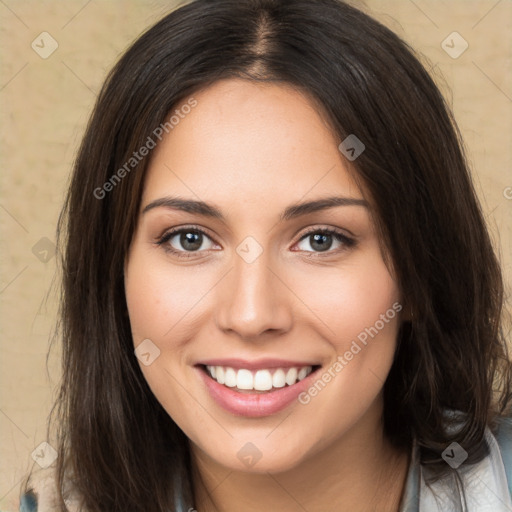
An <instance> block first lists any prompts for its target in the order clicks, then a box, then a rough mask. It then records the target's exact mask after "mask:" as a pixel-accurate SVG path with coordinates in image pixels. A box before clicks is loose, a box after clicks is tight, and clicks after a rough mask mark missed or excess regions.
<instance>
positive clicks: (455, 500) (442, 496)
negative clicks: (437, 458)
mask: <svg viewBox="0 0 512 512" xmlns="http://www.w3.org/2000/svg"><path fill="white" fill-rule="evenodd" d="M485 440H486V442H487V445H488V447H489V453H488V455H487V456H486V457H484V458H483V459H482V460H481V461H480V462H478V463H476V464H470V465H468V464H464V461H465V459H466V458H467V452H465V451H464V450H463V448H462V447H461V446H460V445H457V443H452V445H450V446H449V447H448V448H447V450H448V449H449V452H448V453H447V455H446V458H445V457H444V456H443V458H445V461H446V462H447V464H449V465H450V466H451V467H452V469H453V471H452V472H451V473H449V474H448V475H446V476H445V477H443V478H442V479H439V480H436V481H434V482H433V483H430V482H427V480H430V479H429V478H425V477H427V476H428V473H429V471H428V468H425V467H423V466H422V467H421V469H420V473H421V479H420V480H421V483H420V488H421V489H420V492H419V495H420V497H421V498H420V502H421V506H420V508H419V509H420V510H425V511H427V510H428V511H436V512H437V511H447V510H450V511H452V510H453V511H454V510H465V511H467V512H506V511H510V510H512V418H509V417H500V418H498V419H497V420H496V421H495V422H494V424H493V426H492V428H489V427H487V428H486V430H485ZM445 451H446V450H445ZM443 453H444V452H443Z"/></svg>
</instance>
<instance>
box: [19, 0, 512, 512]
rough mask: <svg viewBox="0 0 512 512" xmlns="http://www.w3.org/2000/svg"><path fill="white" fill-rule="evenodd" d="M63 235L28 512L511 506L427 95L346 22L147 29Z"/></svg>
mask: <svg viewBox="0 0 512 512" xmlns="http://www.w3.org/2000/svg"><path fill="white" fill-rule="evenodd" d="M62 219H63V220H62V221H61V225H60V231H61V233H62V234H63V235H65V238H64V242H62V243H64V244H65V247H66V249H65V254H64V261H63V272H64V275H63V279H64V292H63V302H62V336H63V342H64V354H63V364H64V366H63V368H64V375H63V383H62V387H61V392H60V396H59V399H58V402H57V408H56V409H55V411H56V413H57V414H56V415H55V417H54V419H56V421H57V425H58V440H59V457H58V459H57V463H56V472H55V476H54V474H53V473H52V472H51V471H50V472H47V473H44V475H43V476H44V478H45V479H46V480H45V482H46V483H45V482H42V481H41V483H40V484H39V487H38V486H37V485H36V484H35V483H32V484H31V483H29V484H27V486H26V493H25V494H24V496H23V499H22V510H30V509H37V510H42V509H44V506H43V505H42V503H43V501H44V500H46V501H47V505H45V507H47V509H52V507H54V509H58V510H66V508H69V510H78V509H79V508H80V507H82V509H83V510H88V511H100V510H101V511H126V510H130V511H145V512H148V511H168V510H176V511H185V510H189V511H190V510H198V511H199V512H204V511H220V510H222V511H231V510H239V509H241V508H242V509H243V510H245V511H260V510H285V511H295V510H308V511H325V510H354V511H356V510H357V511H366V510H378V511H386V512H387V511H401V512H406V511H407V512H409V511H417V510H422V511H423V510H427V511H437V510H442V511H448V510H449V511H458V510H468V511H481V510H493V511H498V510H500V511H501V510H509V509H510V507H512V501H511V496H510V494H511V493H510V486H511V485H512V474H511V472H512V464H511V461H510V459H511V457H512V454H511V448H510V446H511V437H512V434H511V433H512V424H511V421H510V420H509V419H507V416H508V415H509V414H510V392H511V373H510V372H511V370H510V362H509V360H508V356H507V345H506V340H505V339H504V337H503V334H502V331H503V329H502V318H501V317H502V315H501V311H502V303H503V284H502V279H501V274H500V269H499V265H498V262H497V260H496V257H495V255H494V252H493V248H492V246H491V243H490V240H489V236H488V234H487V231H486V228H485V223H484V220H483V216H482V213H481V210H480V206H479V204H478V201H477V198H476V195H475V192H474V189H473V186H472V184H471V181H470V177H469V172H468V169H467V165H466V163H465V159H464V155H463V151H462V149H461V142H460V140H459V134H458V131H457V129H456V125H455V123H454V122H453V121H452V119H451V117H450V113H449V110H448V109H447V107H446V105H445V103H444V101H443V98H442V96H441V94H440V92H439V91H438V89H437V88H436V86H435V85H434V83H433V81H432V80H431V79H430V77H429V76H428V74H427V72H426V71H425V70H424V68H423V67H422V66H421V64H420V63H419V62H418V60H417V59H416V58H415V57H414V56H413V54H412V52H411V50H410V49H409V48H408V47H407V46H406V45H405V43H403V42H402V41H401V40H400V39H399V38H398V37H397V36H396V35H394V34H393V33H392V32H390V31H389V30H388V29H386V28H385V27H383V26H382V25H380V24H379V23H377V22H375V21H374V20H372V19H371V18H369V17H368V16H366V15H365V14H363V13H361V12H360V11H358V10H356V9H354V8H353V7H350V6H348V5H346V4H344V3H342V2H339V1H336V0H316V1H313V0H295V1H293V2H285V1H282V0H245V1H242V2H240V1H234V0H216V1H210V0H197V1H194V2H192V3H190V4H188V5H186V6H183V7H181V8H180V9H178V10H176V11H175V12H173V13H171V14H170V15H168V16H166V17H165V18H164V19H163V20H161V21H160V22H159V23H157V24H156V25H155V26H154V27H153V28H151V29H150V30H149V31H148V32H146V33H145V34H144V35H142V36H141V37H140V38H139V39H138V40H137V41H136V42H135V44H134V45H133V46H132V47H131V48H130V49H129V50H128V51H127V52H126V54H125V55H124V56H123V57H122V58H121V60H120V61H119V63H118V64H117V65H116V67H115V68H114V70H113V71H112V72H111V74H110V76H109V77H108V79H107V81H106V83H105V86H104V88H103V90H102V92H101V94H100V97H99V99H98V102H97V105H96V107H95V109H94V113H93V115H92V118H91V121H90V123H89V126H88V129H87V132H86V134H85V137H84V140H83V143H82V146H81V149H80V152H79V155H78V159H77V162H76V166H75V169H74V174H73V179H72V183H71V187H70V191H69V195H68V199H67V203H66V208H65V215H64V216H63V218H62ZM46 471H48V470H46ZM31 487H35V489H34V490H33V491H29V489H30V488H31ZM38 501H39V505H38V504H37V502H38ZM37 507H39V508H37Z"/></svg>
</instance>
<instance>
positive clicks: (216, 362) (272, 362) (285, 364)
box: [197, 358, 319, 370]
mask: <svg viewBox="0 0 512 512" xmlns="http://www.w3.org/2000/svg"><path fill="white" fill-rule="evenodd" d="M197 365H204V366H229V367H230V368H234V369H237V370H240V369H242V368H244V369H247V370H263V369H266V368H293V367H296V368H302V367H304V366H319V365H318V363H313V362H311V361H307V362H304V361H286V360H284V359H274V358H265V359H257V360H253V361H247V360H246V359H240V358H230V359H205V360H203V361H199V362H198V363H197Z"/></svg>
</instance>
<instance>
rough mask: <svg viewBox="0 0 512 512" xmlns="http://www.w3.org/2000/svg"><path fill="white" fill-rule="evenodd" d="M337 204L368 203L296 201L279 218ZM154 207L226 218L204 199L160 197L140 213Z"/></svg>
mask: <svg viewBox="0 0 512 512" xmlns="http://www.w3.org/2000/svg"><path fill="white" fill-rule="evenodd" d="M337 206H363V207H364V208H368V203H367V202H366V201H365V200H364V199H357V198H354V197H338V196H333V197H325V198H321V199H316V200H314V201H308V202H305V203H296V204H292V205H290V206H288V207H287V208H286V209H285V210H284V211H283V212H282V213H281V216H280V220H281V221H283V220H291V219H294V218H296V217H300V216H302V215H307V214H309V213H314V212H318V211H322V210H327V209H328V208H334V207H337ZM155 208H169V209H172V210H181V211H184V212H187V213H195V214H197V215H203V216H205V217H211V218H214V219H218V220H220V221H222V222H225V221H226V218H225V217H224V215H223V214H222V212H221V211H220V210H219V209H218V208H217V207H216V206H214V205H212V204H209V203H205V202H204V201H196V200H192V199H182V198H179V197H161V198H160V199H155V200H154V201H151V203H149V204H148V205H146V206H145V207H144V209H143V210H142V213H143V214H144V213H146V212H148V211H150V210H153V209H155Z"/></svg>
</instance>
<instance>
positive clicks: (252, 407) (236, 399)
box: [197, 367, 317, 418]
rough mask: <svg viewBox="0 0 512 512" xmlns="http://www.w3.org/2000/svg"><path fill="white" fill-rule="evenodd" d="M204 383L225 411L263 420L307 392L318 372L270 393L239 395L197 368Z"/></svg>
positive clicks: (245, 393) (200, 368)
mask: <svg viewBox="0 0 512 512" xmlns="http://www.w3.org/2000/svg"><path fill="white" fill-rule="evenodd" d="M197 370H198V372H199V374H200V375H201V378H202V379H203V382H204V383H205V385H206V387H207V388H208V391H209V393H210V396H211V397H212V398H213V399H214V400H215V402H216V403H217V404H218V405H220V406H221V407H222V408H223V409H225V410H226V411H228V412H230V413H231V414H234V415H236V416H245V417H248V418H261V417H263V416H270V415H271V414H276V413H278V412H280V411H282V410H283V409H285V408H286V407H287V406H288V405H290V404H291V403H292V402H293V401H294V400H295V399H297V397H298V396H299V395H300V393H302V392H303V391H305V390H306V389H307V388H308V387H309V385H310V382H311V380H312V378H313V376H314V375H316V373H317V371H316V370H315V371H313V372H311V373H310V374H309V375H308V376H307V377H305V378H304V379H302V380H301V381H299V382H296V383H295V384H293V385H292V386H285V387H284V388H280V389H276V390H275V391H270V392H268V393H254V394H253V393H248V392H244V393H239V392H238V391H234V390H233V389H230V388H228V387H226V386H224V385H223V384H219V383H218V382H217V381H216V380H214V379H212V378H211V377H209V376H208V375H207V374H206V371H205V370H204V369H203V367H197Z"/></svg>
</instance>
